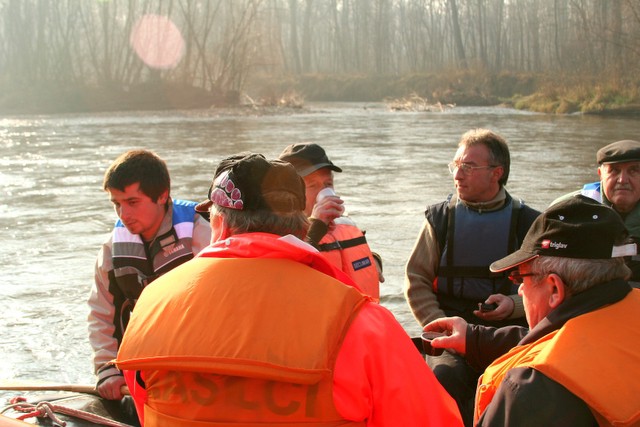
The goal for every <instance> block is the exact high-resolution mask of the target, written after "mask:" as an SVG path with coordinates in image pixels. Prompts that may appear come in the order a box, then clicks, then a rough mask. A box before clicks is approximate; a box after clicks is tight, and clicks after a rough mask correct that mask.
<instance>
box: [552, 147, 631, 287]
mask: <svg viewBox="0 0 640 427" xmlns="http://www.w3.org/2000/svg"><path fill="white" fill-rule="evenodd" d="M596 161H597V162H598V176H599V177H600V181H598V182H592V183H588V184H585V185H584V186H583V187H582V189H581V190H578V191H574V192H573V193H570V194H568V195H565V196H562V197H560V198H558V199H556V200H554V201H553V202H552V204H554V203H557V202H559V201H561V200H565V199H566V198H567V197H571V196H574V195H576V194H583V195H585V196H587V197H591V198H592V199H594V200H597V201H599V202H601V203H604V204H605V205H607V206H611V207H612V208H613V209H614V210H615V211H616V212H618V213H619V214H620V216H621V217H622V219H623V220H624V224H625V226H626V227H627V230H629V233H630V234H631V236H633V237H634V238H636V239H638V240H640V203H638V202H640V142H638V141H633V140H630V139H625V140H622V141H617V142H614V143H612V144H608V145H606V146H604V147H602V148H601V149H600V150H598V152H597V153H596ZM635 258H636V259H627V264H628V265H629V267H630V268H631V270H632V272H633V274H632V280H633V281H634V283H636V282H639V281H640V259H638V257H635Z"/></svg>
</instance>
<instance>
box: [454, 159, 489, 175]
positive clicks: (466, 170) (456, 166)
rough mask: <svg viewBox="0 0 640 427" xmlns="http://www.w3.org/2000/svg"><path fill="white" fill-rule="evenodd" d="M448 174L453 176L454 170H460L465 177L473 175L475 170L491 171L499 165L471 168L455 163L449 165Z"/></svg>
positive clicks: (465, 164) (464, 164) (468, 165)
mask: <svg viewBox="0 0 640 427" xmlns="http://www.w3.org/2000/svg"><path fill="white" fill-rule="evenodd" d="M448 166H449V172H450V173H451V174H452V175H453V174H454V173H456V170H458V169H460V170H461V171H462V173H463V174H465V175H471V174H472V173H473V171H474V170H476V169H493V168H497V167H498V166H499V165H495V166H494V165H488V166H472V165H470V164H468V163H456V162H451V163H449V165H448Z"/></svg>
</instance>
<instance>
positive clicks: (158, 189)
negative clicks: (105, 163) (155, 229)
mask: <svg viewBox="0 0 640 427" xmlns="http://www.w3.org/2000/svg"><path fill="white" fill-rule="evenodd" d="M136 182H138V183H140V191H142V192H143V193H144V194H146V195H147V196H149V198H150V199H151V200H152V201H153V202H156V201H157V200H158V197H160V196H161V195H162V193H164V192H165V191H167V192H169V191H170V189H171V178H170V177H169V170H168V169H167V164H166V163H165V162H164V160H162V159H161V158H160V157H158V155H156V154H155V153H153V152H151V151H149V150H129V151H127V152H125V153H123V154H121V155H120V156H118V158H117V159H115V160H114V162H113V163H111V166H109V169H107V171H106V172H105V174H104V180H103V181H102V188H103V189H104V190H105V191H106V190H108V189H109V188H114V189H116V190H120V191H124V189H125V187H128V186H129V185H131V184H135V183H136Z"/></svg>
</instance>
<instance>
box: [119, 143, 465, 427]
mask: <svg viewBox="0 0 640 427" xmlns="http://www.w3.org/2000/svg"><path fill="white" fill-rule="evenodd" d="M304 206H305V187H304V182H303V180H302V178H301V177H300V176H299V175H298V174H297V173H296V170H295V169H294V167H293V166H292V165H291V164H289V163H287V162H284V161H280V160H267V159H265V158H264V157H263V156H262V155H260V154H254V153H240V154H237V155H234V156H231V157H228V158H226V159H224V160H222V162H221V163H220V164H219V166H218V168H217V169H216V172H215V174H214V178H213V182H212V184H211V187H210V188H209V193H208V197H207V200H206V201H205V202H203V203H201V204H200V205H198V207H197V209H198V210H201V211H202V210H209V211H210V221H211V230H212V243H211V245H210V246H208V247H207V248H205V249H204V250H203V251H202V252H200V253H199V254H198V256H197V257H196V258H195V259H193V260H192V261H190V262H187V263H185V264H183V265H182V266H180V267H178V268H176V269H174V270H172V271H171V272H169V273H167V274H166V275H164V276H162V277H161V278H159V279H157V280H156V281H155V282H154V283H153V286H150V287H148V288H147V289H145V291H144V292H143V293H142V295H141V297H140V299H139V301H138V303H137V305H136V310H135V311H134V313H133V315H132V317H131V321H130V323H129V327H128V329H127V332H126V334H125V336H124V339H123V342H122V346H121V348H120V351H119V353H118V357H117V360H116V361H115V363H116V365H117V366H118V367H119V368H120V369H122V370H124V372H125V377H126V379H127V384H128V385H129V389H130V390H131V393H132V396H133V397H134V400H135V402H136V407H137V409H138V414H139V415H140V417H141V422H142V424H143V425H145V426H146V427H156V426H162V427H182V426H195V425H198V426H204V425H211V426H213V425H240V424H241V425H264V426H267V425H291V426H293V425H296V426H301V425H307V424H312V425H314V426H319V425H327V426H328V425H341V426H342V425H344V426H348V425H353V426H355V425H358V426H366V425H375V426H396V425H401V426H416V427H417V426H445V425H446V426H461V425H462V421H461V419H460V414H459V413H458V410H457V408H456V405H455V402H454V401H453V399H451V397H450V396H449V395H448V394H447V393H446V392H445V391H444V389H443V388H442V387H441V386H440V384H439V383H438V381H437V380H436V379H435V377H434V376H433V373H432V372H431V371H430V370H429V368H428V367H427V366H426V364H425V363H424V361H423V359H422V358H421V356H420V354H419V353H418V352H417V351H416V350H415V346H414V344H413V343H412V341H411V339H410V338H409V337H408V336H407V334H406V333H405V332H404V330H403V329H402V326H401V325H400V324H399V323H398V322H397V321H396V320H395V318H394V316H393V314H391V312H389V311H388V310H387V309H386V308H384V307H382V306H381V305H379V304H376V303H374V302H372V300H371V298H369V297H367V296H365V295H363V294H362V293H360V292H358V291H357V290H356V289H355V288H354V287H353V282H352V281H351V280H350V279H349V278H348V277H347V276H346V275H345V274H344V273H342V272H341V271H340V270H338V269H336V268H335V267H333V266H332V265H331V264H330V263H329V262H328V261H327V259H326V258H325V257H323V256H322V255H320V254H319V253H318V251H317V250H316V249H314V248H313V247H312V246H310V245H308V244H306V243H305V242H303V241H302V240H300V238H303V237H304V236H305V235H306V231H307V226H308V220H307V216H306V215H305V214H304V212H303V210H304ZM389 348H392V349H393V351H389Z"/></svg>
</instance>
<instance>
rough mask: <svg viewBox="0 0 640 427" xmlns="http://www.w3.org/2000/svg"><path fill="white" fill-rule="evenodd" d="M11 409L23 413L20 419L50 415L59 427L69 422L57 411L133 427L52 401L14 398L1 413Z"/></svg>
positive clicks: (105, 423) (82, 418) (120, 426)
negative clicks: (36, 401)
mask: <svg viewBox="0 0 640 427" xmlns="http://www.w3.org/2000/svg"><path fill="white" fill-rule="evenodd" d="M10 409H13V410H14V411H17V412H22V413H23V415H20V416H19V417H17V419H18V420H21V421H24V420H25V419H27V418H31V417H49V418H51V421H52V422H53V425H54V426H59V427H65V426H66V425H67V423H66V422H65V421H62V420H61V419H60V418H58V416H57V415H56V413H58V414H63V415H68V416H71V417H75V418H79V419H81V420H85V421H89V422H92V423H95V424H101V425H104V426H108V427H133V426H131V425H130V424H124V423H121V422H118V421H114V420H111V419H109V418H106V417H103V416H101V415H96V414H92V413H90V412H86V411H81V410H79V409H73V408H67V407H66V406H61V405H55V404H53V403H50V402H39V403H38V404H35V405H34V404H33V403H28V402H27V399H26V398H24V397H14V398H12V399H11V404H10V405H9V406H6V407H4V408H2V410H1V411H0V413H4V412H6V411H8V410H10Z"/></svg>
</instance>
